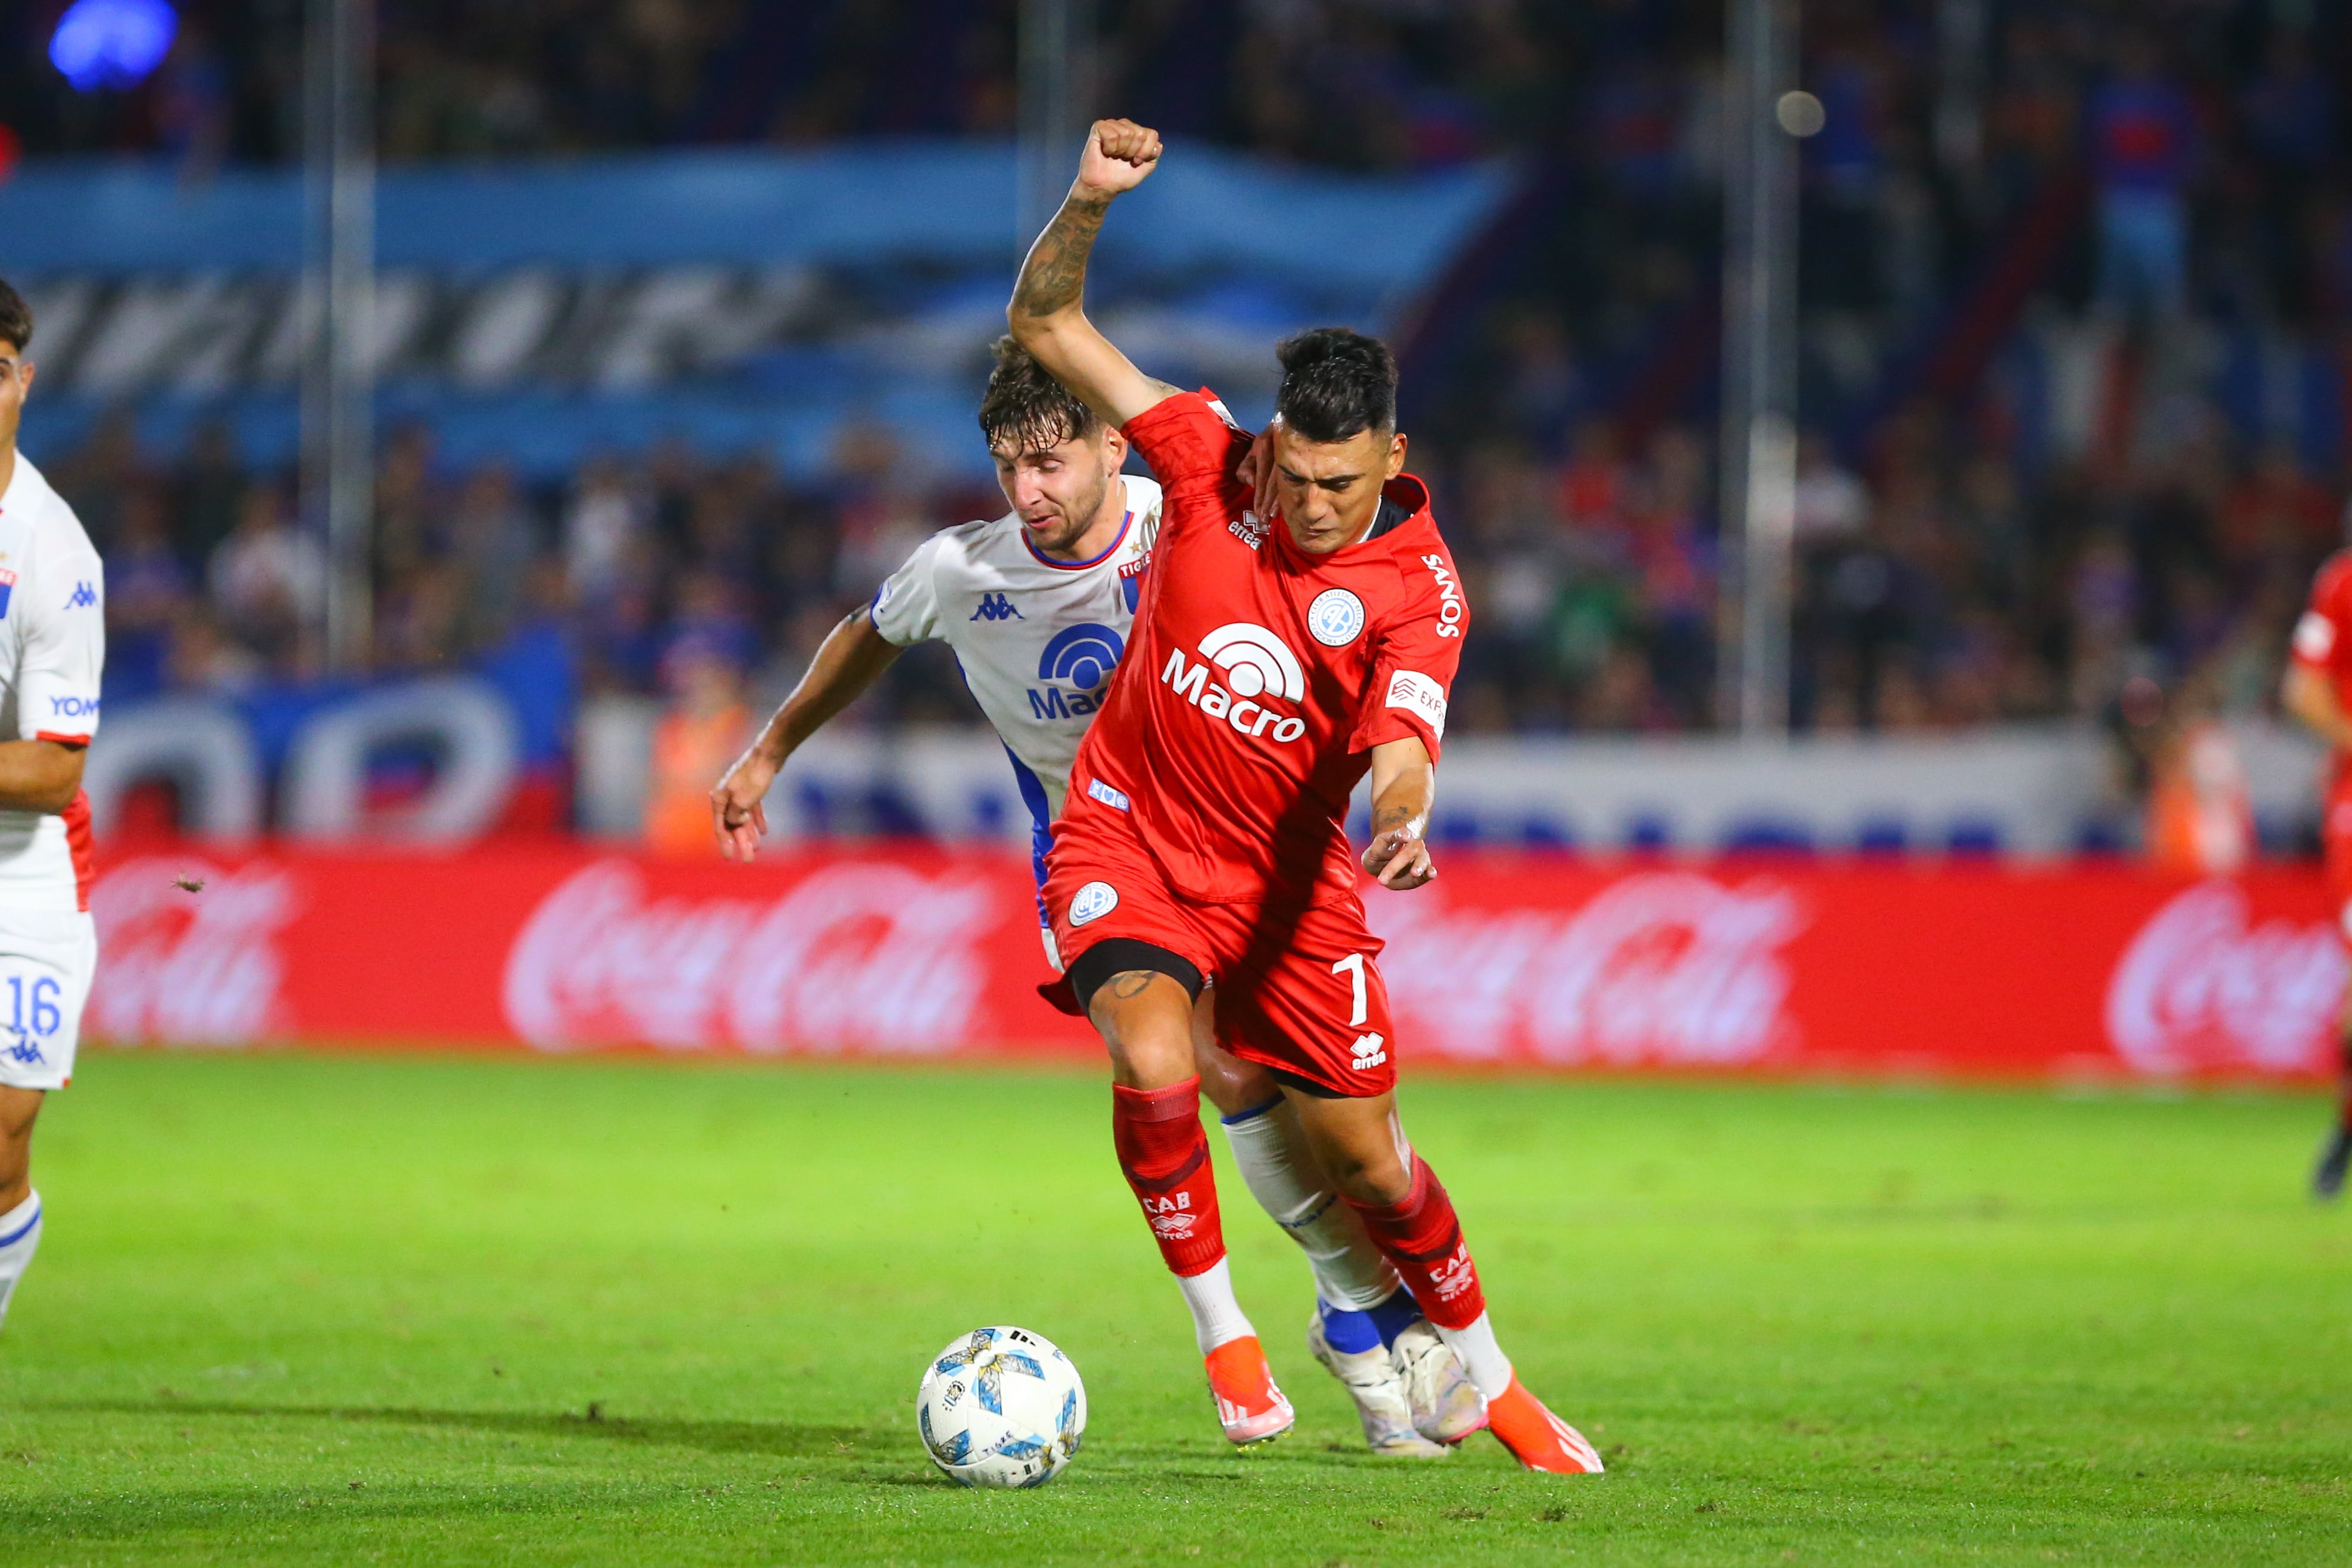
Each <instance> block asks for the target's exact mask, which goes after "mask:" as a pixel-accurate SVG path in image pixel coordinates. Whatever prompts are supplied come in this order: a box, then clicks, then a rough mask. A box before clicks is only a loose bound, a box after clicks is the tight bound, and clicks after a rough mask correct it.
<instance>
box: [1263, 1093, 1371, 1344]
mask: <svg viewBox="0 0 2352 1568" xmlns="http://www.w3.org/2000/svg"><path fill="white" fill-rule="evenodd" d="M1224 1128H1225V1141H1226V1142H1227V1143H1228V1144H1230V1145H1233V1151H1234V1164H1235V1165H1237V1166H1240V1167H1241V1173H1242V1180H1244V1182H1247V1183H1248V1184H1249V1189H1250V1196H1251V1197H1255V1198H1256V1199H1257V1201H1258V1207H1261V1208H1263V1209H1265V1211H1266V1213H1268V1214H1270V1215H1272V1216H1273V1217H1274V1222H1275V1223H1276V1225H1279V1226H1281V1227H1282V1228H1283V1229H1285V1230H1286V1231H1288V1232H1289V1233H1290V1239H1292V1240H1294V1241H1296V1242H1297V1243H1298V1245H1299V1248H1300V1249H1301V1250H1303V1251H1304V1252H1305V1253H1306V1254H1307V1267H1308V1268H1310V1269H1312V1270H1314V1271H1315V1293H1316V1294H1317V1295H1318V1296H1320V1297H1321V1298H1322V1299H1323V1300H1324V1301H1328V1302H1329V1303H1330V1304H1331V1305H1333V1306H1335V1307H1348V1308H1351V1309H1353V1310H1355V1311H1357V1312H1368V1311H1370V1309H1372V1308H1373V1307H1377V1306H1379V1305H1380V1304H1381V1302H1382V1301H1387V1300H1388V1299H1389V1298H1390V1297H1391V1296H1393V1295H1395V1294H1396V1291H1397V1287H1398V1285H1399V1284H1401V1283H1402V1281H1400V1280H1398V1278H1397V1271H1396V1270H1394V1269H1391V1268H1390V1267H1389V1260H1387V1259H1385V1258H1383V1257H1381V1249H1379V1248H1377V1247H1375V1246H1373V1245H1372V1239H1371V1238H1370V1236H1367V1235H1366V1234H1364V1222H1363V1221H1362V1220H1361V1219H1360V1218H1357V1217H1356V1211H1355V1210H1354V1209H1352V1208H1349V1207H1348V1206H1347V1205H1346V1204H1344V1203H1341V1202H1340V1201H1339V1194H1337V1193H1335V1192H1333V1191H1332V1190H1331V1189H1330V1187H1329V1186H1328V1185H1327V1184H1326V1183H1325V1182H1324V1180H1323V1173H1322V1171H1321V1169H1320V1168H1319V1167H1318V1166H1317V1165H1316V1163H1315V1157H1314V1155H1312V1154H1311V1153H1310V1152H1309V1151H1308V1149H1307V1134H1306V1133H1305V1131H1304V1130H1303V1129H1302V1128H1301V1127H1300V1126H1299V1124H1298V1113H1297V1110H1296V1109H1294V1108H1293V1107H1292V1105H1291V1103H1290V1102H1289V1101H1287V1100H1277V1101H1276V1102H1275V1103H1273V1104H1272V1105H1270V1106H1266V1107H1265V1108H1263V1109H1260V1110H1257V1111H1253V1112H1250V1113H1246V1114H1244V1115H1243V1116H1242V1117H1241V1118H1240V1119H1238V1120H1235V1121H1228V1122H1226V1123H1225V1124H1224Z"/></svg>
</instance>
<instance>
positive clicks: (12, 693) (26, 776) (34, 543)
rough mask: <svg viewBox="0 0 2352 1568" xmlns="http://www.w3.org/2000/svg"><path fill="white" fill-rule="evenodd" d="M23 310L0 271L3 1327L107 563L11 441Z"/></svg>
mask: <svg viewBox="0 0 2352 1568" xmlns="http://www.w3.org/2000/svg"><path fill="white" fill-rule="evenodd" d="M32 341H33V317H32V312H31V311H30V310H28V309H27V308H26V306H25V301H24V300H23V298H20V297H19V296H18V295H17V293H16V290H15V289H14V288H11V287H8V285H7V284H6V283H5V281H0V734H6V735H8V736H11V737H15V738H13V739H9V740H5V741H0V1323H5V1322H6V1321H7V1316H8V1301H9V1298H10V1297H11V1296H12V1295H14V1294H15V1293H16V1282H17V1281H19V1280H22V1279H23V1278H24V1277H25V1270H26V1268H27V1267H29V1266H30V1265H31V1263H32V1261H33V1252H34V1249H36V1248H37V1247H38V1246H40V1244H41V1195H40V1194H39V1193H37V1192H35V1191H34V1190H33V1185H32V1156H33V1123H34V1120H35V1118H37V1116H39V1114H40V1113H41V1102H42V1098H43V1096H45V1095H46V1094H47V1092H49V1091H50V1090H52V1089H62V1088H64V1087H65V1086H66V1085H67V1084H68V1083H69V1082H72V1081H73V1065H74V1046H75V1043H76V1041H77V1040H78V1039H79V1035H80V1032H81V1010H82V1003H83V1002H84V1001H86V1000H87V999H88V998H89V980H90V973H91V971H92V970H93V969H95V968H96V967H97V966H98V933H97V930H96V928H95V927H94V926H93V925H91V924H90V918H89V884H90V881H91V877H92V862H91V855H90V841H89V798H88V797H86V796H85V795H83V793H82V791H81V767H82V758H83V757H84V755H85V754H86V753H87V752H88V750H89V737H91V736H92V735H93V734H95V733H96V732H97V729H98V686H99V675H100V672H101V671H102V670H103V669H104V667H105V664H106V619H105V614H104V612H103V608H102V607H103V605H104V602H105V598H106V582H105V575H104V569H103V568H102V567H101V566H100V563H99V559H98V551H97V550H95V549H92V548H91V547H90V542H89V535H88V534H86V533H84V532H82V527H81V523H80V522H79V519H77V518H76V517H74V515H73V508H72V507H68V506H67V505H66V504H65V502H64V501H62V500H60V499H59V498H58V493H57V492H56V491H55V490H52V489H51V488H49V482H48V481H47V479H44V478H43V477H41V473H40V470H39V469H37V468H36V467H34V466H33V465H32V464H31V463H30V462H29V461H28V460H26V458H25V457H24V456H22V455H19V454H18V452H17V451H16V426H17V423H18V420H19V418H20V416H21V415H22V414H23V413H24V409H25V395H26V393H27V392H30V391H31V390H32V386H33V361H31V360H29V359H27V358H26V350H27V349H29V348H30V347H31V346H32Z"/></svg>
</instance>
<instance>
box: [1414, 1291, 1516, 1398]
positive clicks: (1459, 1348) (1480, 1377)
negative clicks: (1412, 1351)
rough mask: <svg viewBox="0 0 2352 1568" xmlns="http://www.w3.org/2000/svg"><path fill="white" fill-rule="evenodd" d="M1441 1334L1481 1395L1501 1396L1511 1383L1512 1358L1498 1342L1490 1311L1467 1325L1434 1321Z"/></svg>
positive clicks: (1438, 1333)
mask: <svg viewBox="0 0 2352 1568" xmlns="http://www.w3.org/2000/svg"><path fill="white" fill-rule="evenodd" d="M1429 1326H1430V1327H1432V1328H1433V1329H1436V1330H1437V1337H1438V1338H1440V1339H1442V1340H1444V1342H1445V1343H1447V1344H1448V1345H1450V1346H1452V1347H1453V1350H1454V1354H1455V1355H1456V1356H1458V1357H1459V1358H1460V1359H1461V1362H1462V1370H1463V1371H1465V1372H1466V1373H1468V1374H1469V1375H1470V1381H1471V1383H1472V1385H1475V1387H1476V1388H1477V1390H1478V1393H1479V1395H1480V1396H1482V1397H1484V1398H1486V1399H1500V1398H1501V1397H1502V1396H1504V1394H1505V1393H1506V1392H1507V1391H1508V1390H1509V1388H1510V1386H1511V1358H1510V1357H1509V1356H1507V1355H1505V1354H1503V1347H1502V1346H1501V1345H1499V1344H1496V1343H1495V1324H1494V1322H1493V1320H1492V1319H1490V1318H1488V1317H1487V1316H1486V1313H1484V1312H1480V1313H1479V1314H1478V1321H1477V1322H1474V1323H1472V1324H1471V1325H1470V1326H1469V1327H1468V1328H1466V1329H1449V1328H1444V1327H1441V1326H1439V1325H1438V1324H1436V1323H1432V1324H1430V1325H1429Z"/></svg>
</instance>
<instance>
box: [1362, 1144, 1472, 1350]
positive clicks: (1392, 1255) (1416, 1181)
mask: <svg viewBox="0 0 2352 1568" xmlns="http://www.w3.org/2000/svg"><path fill="white" fill-rule="evenodd" d="M1348 1207H1350V1208H1352V1209H1354V1210H1355V1211H1356V1212H1357V1213H1358V1214H1360V1215H1361V1216H1362V1217H1363V1219H1364V1228H1365V1229H1366V1230H1369V1231H1370V1232H1371V1236H1372V1240H1373V1242H1374V1244H1375V1245H1377V1246H1378V1247H1379V1248H1380V1249H1381V1251H1382V1252H1383V1253H1385V1254H1386V1255H1387V1257H1388V1260H1389V1261H1390V1262H1391V1263H1393V1264H1395V1265H1396V1270H1397V1272H1398V1273H1400V1274H1402V1275H1403V1276H1404V1282H1405V1283H1406V1284H1407V1285H1408V1286H1410V1287H1411V1288H1412V1296H1413V1300H1415V1301H1419V1302H1420V1303H1421V1310H1422V1312H1423V1314H1425V1315H1426V1316H1427V1317H1428V1319H1429V1321H1430V1322H1433V1323H1435V1324H1436V1325H1437V1326H1438V1327H1439V1328H1442V1329H1466V1328H1468V1327H1469V1326H1470V1325H1471V1324H1472V1323H1475V1322H1477V1321H1478V1318H1479V1315H1480V1314H1481V1313H1483V1312H1486V1291H1483V1290H1481V1289H1479V1286H1478V1270H1477V1269H1476V1267H1475V1266H1474V1265H1473V1264H1472V1263H1471V1261H1470V1248H1469V1245H1468V1243H1466V1242H1465V1241H1464V1240H1463V1239H1462V1222H1461V1221H1460V1220H1459V1219H1457V1218H1454V1200H1453V1199H1452V1198H1450V1197H1446V1196H1445V1188H1444V1186H1443V1185H1442V1184H1441V1183H1440V1182H1439V1181H1438V1179H1437V1173H1436V1172H1435V1171H1433V1170H1431V1169H1430V1168H1429V1162H1428V1161H1426V1160H1424V1159H1423V1158H1422V1157H1421V1156H1420V1155H1413V1156H1412V1191H1411V1192H1408V1193H1406V1194H1405V1195H1404V1201H1403V1202H1402V1203H1396V1204H1389V1205H1380V1204H1367V1203H1358V1202H1357V1201H1356V1200H1355V1199H1354V1198H1349V1199H1348Z"/></svg>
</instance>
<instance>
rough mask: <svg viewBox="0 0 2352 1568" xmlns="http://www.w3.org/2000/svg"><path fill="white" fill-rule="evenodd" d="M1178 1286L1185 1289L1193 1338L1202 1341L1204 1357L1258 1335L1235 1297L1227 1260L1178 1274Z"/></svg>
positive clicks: (1185, 1301)
mask: <svg viewBox="0 0 2352 1568" xmlns="http://www.w3.org/2000/svg"><path fill="white" fill-rule="evenodd" d="M1176 1283H1177V1284H1178V1285H1180V1286H1181V1287H1182V1288H1183V1291H1184V1304H1185V1305H1186V1306H1188V1307H1190V1308H1192V1337H1193V1338H1194V1339H1195V1340H1197V1341H1199V1342H1200V1345H1201V1354H1202V1355H1206V1354H1209V1353H1210V1352H1211V1351H1213V1350H1214V1349H1216V1348H1217V1347H1218V1346H1219V1345H1221V1344H1224V1343H1227V1342H1229V1341H1232V1340H1237V1339H1246V1338H1249V1337H1250V1336H1251V1335H1254V1334H1255V1333H1257V1330H1255V1328H1252V1327H1251V1326H1250V1321H1249V1319H1248V1317H1247V1316H1245V1315H1244V1313H1243V1312H1242V1304H1241V1302H1240V1301H1236V1300H1234V1274H1233V1270H1231V1269H1230V1268H1228V1267H1227V1266H1226V1260H1224V1259H1223V1258H1220V1259H1218V1260H1217V1261H1216V1264H1215V1266H1214V1267H1213V1268H1208V1269H1203V1270H1201V1271H1200V1272H1199V1273H1197V1274H1179V1275H1177V1276H1176Z"/></svg>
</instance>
